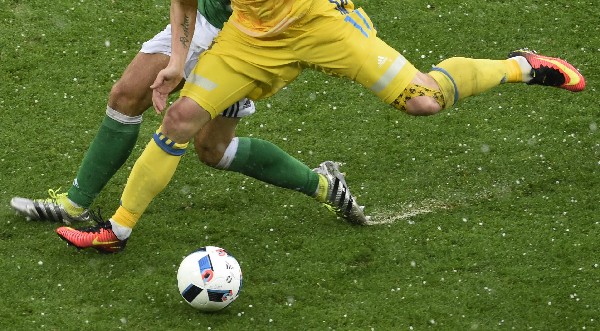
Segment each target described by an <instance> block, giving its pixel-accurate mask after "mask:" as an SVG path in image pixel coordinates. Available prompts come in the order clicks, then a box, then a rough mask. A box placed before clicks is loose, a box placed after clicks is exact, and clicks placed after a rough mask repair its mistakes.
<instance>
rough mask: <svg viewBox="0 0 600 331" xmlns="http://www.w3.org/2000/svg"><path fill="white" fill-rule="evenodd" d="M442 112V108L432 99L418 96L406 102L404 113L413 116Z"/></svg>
mask: <svg viewBox="0 0 600 331" xmlns="http://www.w3.org/2000/svg"><path fill="white" fill-rule="evenodd" d="M440 110H442V106H440V104H439V103H438V101H437V100H435V99H434V98H432V97H426V96H419V97H415V98H412V99H410V100H408V101H407V102H406V106H405V111H406V113H407V114H409V115H414V116H430V115H435V114H437V113H439V112H440Z"/></svg>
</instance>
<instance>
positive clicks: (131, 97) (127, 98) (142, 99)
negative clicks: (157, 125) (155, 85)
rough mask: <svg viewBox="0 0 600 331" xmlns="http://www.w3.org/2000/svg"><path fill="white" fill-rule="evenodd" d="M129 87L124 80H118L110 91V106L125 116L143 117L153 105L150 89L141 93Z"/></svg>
mask: <svg viewBox="0 0 600 331" xmlns="http://www.w3.org/2000/svg"><path fill="white" fill-rule="evenodd" d="M128 85H129V84H127V82H124V81H123V80H122V79H120V80H118V81H117V82H116V83H115V84H114V85H113V86H112V88H111V90H110V95H109V97H108V104H109V106H110V107H111V108H113V109H115V110H117V111H118V112H120V113H122V114H124V115H127V116H138V115H141V114H142V113H143V112H144V111H145V110H146V109H148V108H150V106H151V105H152V101H151V94H150V92H149V91H150V89H149V88H147V89H146V90H145V91H141V90H139V89H136V88H135V87H133V86H128Z"/></svg>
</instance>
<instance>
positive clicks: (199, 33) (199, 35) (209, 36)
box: [140, 12, 256, 118]
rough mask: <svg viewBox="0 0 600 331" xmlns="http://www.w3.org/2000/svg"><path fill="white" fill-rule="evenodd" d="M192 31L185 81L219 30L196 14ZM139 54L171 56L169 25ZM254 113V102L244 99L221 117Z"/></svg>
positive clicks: (144, 46) (239, 116)
mask: <svg viewBox="0 0 600 331" xmlns="http://www.w3.org/2000/svg"><path fill="white" fill-rule="evenodd" d="M194 31H195V32H194V37H193V38H192V43H191V45H190V51H189V52H188V55H187V58H186V62H185V71H184V77H185V78H186V79H187V77H188V75H189V74H190V72H192V69H194V67H195V66H196V63H197V62H198V57H199V56H200V54H202V53H203V52H204V51H206V50H207V49H208V48H209V47H210V45H211V44H212V41H213V39H214V38H215V37H216V36H217V34H218V33H219V31H221V30H220V29H218V28H215V27H214V26H213V25H212V24H210V23H209V22H208V21H207V20H206V18H205V17H204V16H202V14H200V12H197V13H196V26H195V28H194ZM140 52H141V53H146V54H165V55H167V56H171V24H169V25H167V27H165V29H164V30H162V31H161V32H159V33H158V34H156V35H155V36H154V37H153V38H152V39H150V40H148V41H146V42H145V43H143V44H142V49H140ZM255 111H256V107H255V106H254V102H253V101H252V100H250V99H246V98H244V99H242V100H240V101H238V102H236V103H234V104H233V105H231V106H230V107H229V108H227V109H226V110H225V111H223V112H222V113H221V116H225V117H234V118H241V117H245V116H248V115H252V114H254V112H255Z"/></svg>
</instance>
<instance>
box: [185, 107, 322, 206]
mask: <svg viewBox="0 0 600 331" xmlns="http://www.w3.org/2000/svg"><path fill="white" fill-rule="evenodd" d="M239 120H240V118H232V117H227V116H217V117H216V118H215V119H213V120H212V121H210V122H209V123H208V124H206V125H205V126H204V128H202V130H201V131H200V132H199V133H198V135H196V138H195V139H194V145H195V147H196V153H197V154H198V158H199V159H200V161H202V162H203V163H205V164H207V165H209V166H211V167H214V168H217V169H222V170H229V171H234V172H238V173H241V174H244V175H246V176H249V177H252V178H255V179H258V180H260V181H263V182H265V183H269V184H272V185H275V186H278V187H282V188H287V189H290V190H295V191H299V192H302V193H304V194H306V195H308V196H315V195H316V193H317V188H318V185H319V176H318V175H317V174H316V173H315V172H313V171H312V170H311V169H310V168H309V167H308V166H306V165H305V164H304V163H302V162H300V161H298V160H297V159H296V158H294V157H292V156H291V155H289V154H288V153H286V152H285V151H284V150H282V149H281V148H279V147H278V146H276V145H275V144H273V143H271V142H269V141H266V140H262V139H258V138H252V137H235V129H236V127H237V124H238V122H239Z"/></svg>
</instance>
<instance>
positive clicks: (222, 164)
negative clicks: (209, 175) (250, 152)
mask: <svg viewBox="0 0 600 331" xmlns="http://www.w3.org/2000/svg"><path fill="white" fill-rule="evenodd" d="M238 145H239V141H238V137H234V138H233V139H231V142H230V143H229V145H228V146H227V148H226V149H225V153H223V157H222V158H221V161H219V163H218V164H217V166H216V168H217V169H228V168H229V166H230V165H231V162H232V161H233V159H234V158H235V154H236V153H237V149H238Z"/></svg>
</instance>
